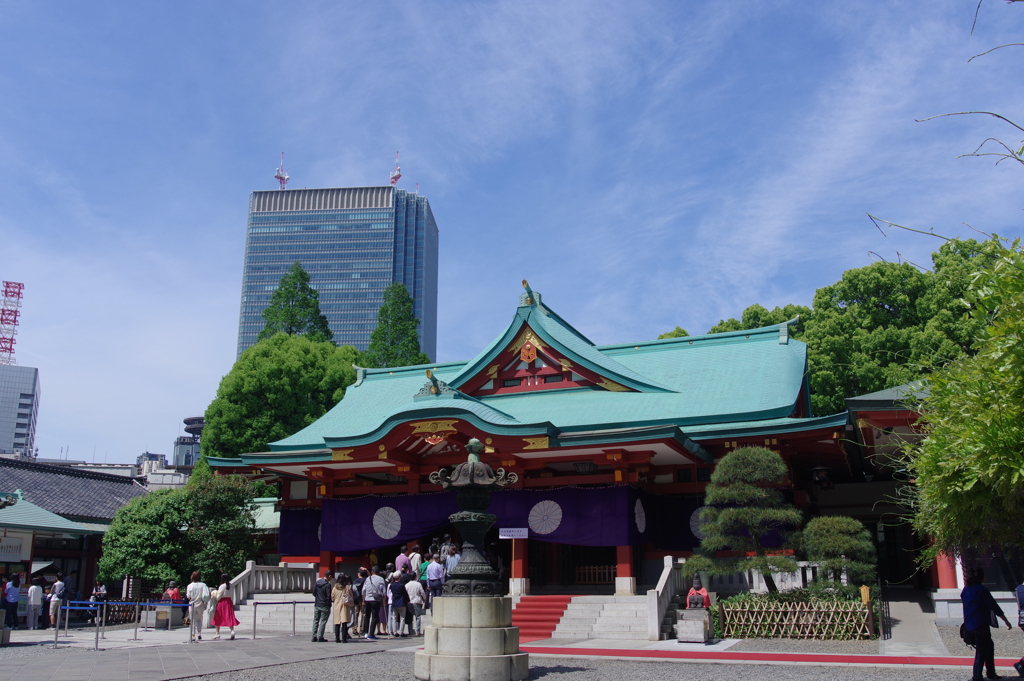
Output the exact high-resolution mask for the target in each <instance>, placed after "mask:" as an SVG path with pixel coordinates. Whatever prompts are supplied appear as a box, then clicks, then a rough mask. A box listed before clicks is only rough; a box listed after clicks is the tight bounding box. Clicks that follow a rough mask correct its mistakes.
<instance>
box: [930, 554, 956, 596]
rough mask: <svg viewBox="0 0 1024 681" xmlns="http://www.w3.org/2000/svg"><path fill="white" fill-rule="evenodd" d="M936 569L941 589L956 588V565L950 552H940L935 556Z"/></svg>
mask: <svg viewBox="0 0 1024 681" xmlns="http://www.w3.org/2000/svg"><path fill="white" fill-rule="evenodd" d="M935 570H936V572H937V573H938V578H939V588H940V589H955V588H956V565H954V564H953V559H952V558H950V557H949V555H948V554H945V553H940V554H939V555H938V557H936V558H935Z"/></svg>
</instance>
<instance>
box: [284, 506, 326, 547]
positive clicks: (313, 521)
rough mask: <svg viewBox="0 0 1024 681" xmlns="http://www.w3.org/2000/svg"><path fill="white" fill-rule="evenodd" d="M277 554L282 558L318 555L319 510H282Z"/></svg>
mask: <svg viewBox="0 0 1024 681" xmlns="http://www.w3.org/2000/svg"><path fill="white" fill-rule="evenodd" d="M277 552H278V553H280V554H281V555H282V556H316V555H319V554H320V509H318V508H302V509H294V510H293V509H282V510H281V528H280V530H278V535H277Z"/></svg>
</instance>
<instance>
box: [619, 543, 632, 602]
mask: <svg viewBox="0 0 1024 681" xmlns="http://www.w3.org/2000/svg"><path fill="white" fill-rule="evenodd" d="M634 593H636V575H634V574H633V547H632V546H616V547H615V595H616V596H632V595H633V594H634Z"/></svg>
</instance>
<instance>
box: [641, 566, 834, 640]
mask: <svg viewBox="0 0 1024 681" xmlns="http://www.w3.org/2000/svg"><path fill="white" fill-rule="evenodd" d="M685 560H686V559H685V558H684V559H680V560H679V561H678V562H677V561H676V560H675V559H674V558H672V556H665V567H664V568H662V571H661V578H660V579H659V580H658V586H657V587H656V588H654V589H651V590H650V591H648V592H647V634H648V638H649V639H650V640H651V641H657V640H658V639H659V638H660V637H661V624H662V622H663V621H664V619H665V615H666V614H667V613H668V610H669V608H670V607H672V604H673V602H674V601H675V600H676V596H677V595H682V594H685V593H686V592H688V591H689V590H690V586H691V583H692V582H691V579H692V578H690V579H685V578H684V577H683V563H684V562H685ZM817 574H818V564H817V563H809V562H807V561H799V562H798V563H797V569H796V571H795V572H783V573H779V574H776V575H775V584H776V586H778V588H779V590H780V591H787V590H789V589H800V588H804V587H806V586H807V585H808V584H810V583H811V582H813V581H814V579H815V577H817ZM700 577H701V582H702V583H703V584H704V586H705V588H707V590H708V591H709V592H713V593H715V594H717V595H718V596H721V597H724V596H732V595H734V594H738V593H744V592H749V593H766V592H767V591H768V587H767V586H766V585H765V583H764V578H763V577H762V576H761V573H760V572H757V571H756V570H747V571H746V572H733V573H729V574H724V575H709V574H708V573H706V572H701V573H700ZM842 583H843V584H846V575H845V574H844V575H843V576H842Z"/></svg>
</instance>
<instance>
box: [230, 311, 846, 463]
mask: <svg viewBox="0 0 1024 681" xmlns="http://www.w3.org/2000/svg"><path fill="white" fill-rule="evenodd" d="M534 295H536V300H535V302H534V304H533V305H532V306H531V305H521V306H520V307H519V308H518V310H517V311H516V317H515V319H514V320H513V322H512V323H511V324H510V325H509V326H508V328H507V329H506V330H505V331H504V332H503V333H502V334H501V335H500V336H499V337H498V338H497V339H496V340H495V341H494V342H492V343H491V344H490V345H489V346H488V348H487V349H486V350H484V351H483V352H482V353H481V354H480V355H479V356H477V358H476V359H474V360H472V361H470V362H452V363H447V364H435V365H424V366H415V367H404V368H400V369H369V370H362V369H361V370H360V371H359V379H358V380H357V382H356V383H355V384H354V385H352V386H350V387H349V388H348V390H347V391H346V395H345V399H343V400H342V401H341V402H340V403H338V404H337V405H336V406H335V407H334V408H333V409H331V410H330V411H329V412H328V413H327V414H325V415H324V416H323V417H322V418H320V419H319V420H318V421H316V422H315V423H313V424H312V425H310V426H308V427H307V428H305V429H303V430H301V431H299V432H298V433H296V434H294V435H292V436H291V437H288V438H285V439H283V440H280V441H278V442H274V443H271V445H270V449H271V456H272V453H274V452H277V453H279V454H281V455H282V456H287V453H289V452H297V451H303V450H310V449H320V448H323V447H324V446H325V445H327V446H331V447H345V446H359V445H363V444H367V443H370V442H373V441H374V440H376V439H377V438H378V437H380V436H381V435H383V434H384V433H385V432H387V431H388V430H390V428H392V427H393V426H394V425H395V424H397V423H400V422H404V421H409V420H412V419H417V418H442V417H451V418H463V419H466V420H468V421H471V422H474V423H476V424H477V425H480V426H481V427H483V428H484V429H485V430H487V431H488V432H494V433H509V434H517V433H521V434H528V433H530V432H548V433H550V434H552V435H555V436H557V435H558V434H559V433H565V434H569V433H573V432H586V431H593V430H607V429H614V428H636V427H645V426H662V425H675V426H678V427H679V428H681V429H682V431H683V432H685V433H686V435H687V436H690V437H700V435H699V434H701V433H711V432H715V431H716V430H719V429H720V430H721V431H722V432H732V431H733V430H737V429H744V428H748V427H754V426H753V425H751V424H757V423H762V424H764V426H765V427H775V426H785V427H787V428H790V429H800V428H801V426H808V427H810V426H812V425H813V424H819V425H818V427H822V425H821V424H822V423H823V422H822V421H821V420H820V419H790V418H789V417H790V415H791V414H792V413H793V412H794V409H795V408H796V406H797V401H798V400H799V399H801V398H800V393H801V389H802V388H805V387H806V376H805V374H806V368H807V347H806V345H805V344H804V343H802V342H800V341H795V340H791V339H790V338H789V333H788V325H786V324H781V325H778V326H772V327H766V328H762V329H751V330H747V331H735V332H729V333H720V334H708V335H704V336H688V337H684V338H673V339H667V340H658V341H641V342H636V343H623V344H617V345H608V346H603V347H599V346H595V345H593V343H591V342H590V341H589V340H587V339H586V337H585V336H583V335H582V334H581V333H579V332H578V331H577V330H575V329H574V328H572V327H571V326H570V325H569V324H567V323H566V322H565V321H564V320H562V319H561V317H559V316H558V315H557V314H555V313H554V312H552V311H551V310H550V309H549V308H547V307H545V306H544V305H543V304H541V303H540V301H539V295H537V294H534ZM523 323H528V324H529V325H530V327H531V328H532V329H533V330H534V331H535V332H536V333H537V334H538V335H539V336H541V337H542V339H543V340H544V341H545V342H546V343H550V344H551V345H552V347H554V348H555V349H556V350H557V351H558V352H559V353H562V354H564V355H565V356H567V357H570V358H573V361H574V362H576V361H578V362H579V363H580V364H581V365H584V366H587V367H588V368H589V369H591V370H592V371H595V372H597V373H599V374H601V375H603V376H607V377H609V378H611V379H612V380H614V381H616V382H619V383H621V384H622V385H625V386H628V387H630V388H632V389H633V390H634V392H611V391H606V390H602V389H592V388H567V389H561V390H559V389H549V390H537V391H529V392H517V393H511V394H504V395H492V396H486V397H480V398H473V397H469V396H467V395H464V394H462V393H460V392H458V391H457V390H454V391H442V393H441V394H439V395H437V396H427V397H422V396H421V397H417V398H415V399H414V396H416V395H417V393H418V392H419V391H420V389H421V388H422V387H423V386H424V383H425V382H426V377H425V376H424V371H425V369H427V368H430V369H433V375H434V377H435V379H437V380H438V381H440V382H443V383H447V384H449V385H450V386H451V388H454V389H457V388H458V387H459V386H460V385H462V384H463V383H464V382H465V381H467V380H468V379H469V378H470V377H471V376H474V375H477V374H478V372H481V371H483V370H485V369H486V367H487V366H488V363H489V362H490V361H491V359H493V358H494V357H496V356H497V355H498V354H499V352H500V351H501V350H502V349H503V348H505V347H507V346H508V344H509V343H511V342H513V341H514V340H515V339H516V337H517V334H518V333H520V329H521V328H522V325H523ZM804 394H805V397H804V399H806V391H805V393H804ZM836 418H845V414H844V415H840V416H839V417H836ZM829 423H831V422H829ZM716 437H718V436H716ZM721 437H724V435H722V436H721ZM246 458H247V459H248V457H246Z"/></svg>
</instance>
